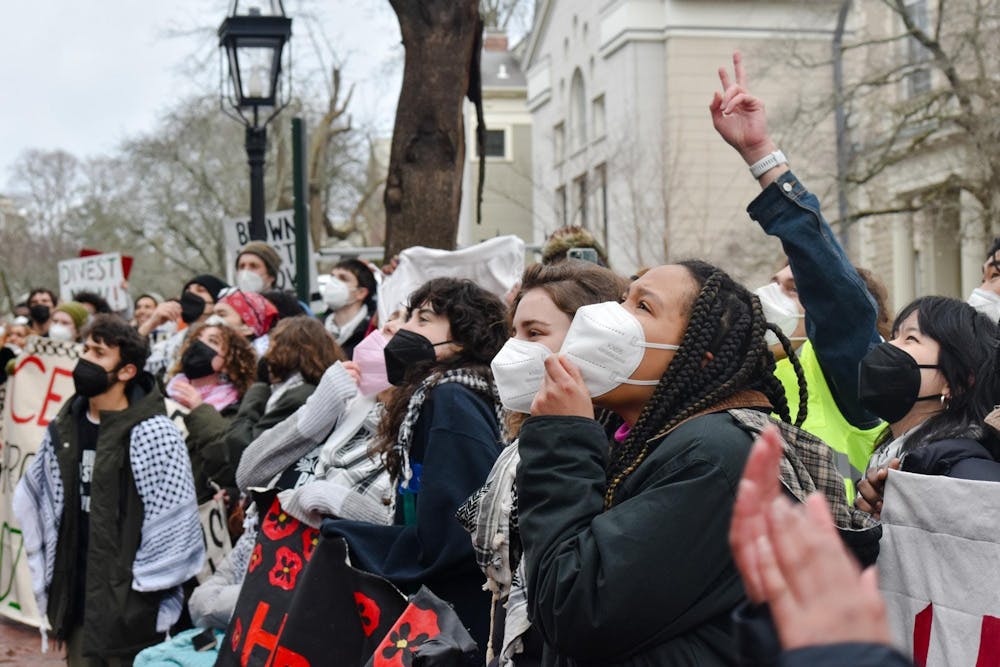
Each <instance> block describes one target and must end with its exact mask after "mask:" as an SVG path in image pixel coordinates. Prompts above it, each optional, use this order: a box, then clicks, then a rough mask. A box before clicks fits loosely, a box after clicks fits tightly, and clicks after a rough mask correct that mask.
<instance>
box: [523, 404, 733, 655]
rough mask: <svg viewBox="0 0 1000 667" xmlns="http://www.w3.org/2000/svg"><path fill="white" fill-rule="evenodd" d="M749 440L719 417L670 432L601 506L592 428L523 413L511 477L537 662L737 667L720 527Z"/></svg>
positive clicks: (601, 465)
mask: <svg viewBox="0 0 1000 667" xmlns="http://www.w3.org/2000/svg"><path fill="white" fill-rule="evenodd" d="M752 444H753V440H752V437H751V436H750V434H749V433H747V432H746V431H745V430H743V429H742V428H741V427H740V425H739V424H738V423H737V422H736V421H735V420H734V419H733V418H732V417H731V416H730V415H728V414H726V413H715V414H709V415H704V416H700V417H696V418H694V419H691V420H690V421H688V422H686V423H683V424H681V426H679V427H678V428H676V429H674V430H673V431H672V432H671V433H669V434H667V435H666V436H665V437H663V439H662V440H661V441H660V442H659V443H658V445H657V446H656V448H655V449H654V450H653V451H652V452H651V453H650V454H649V455H648V456H647V458H646V460H645V461H643V462H642V464H641V465H640V466H639V467H638V468H637V469H636V470H635V472H633V473H632V474H631V475H630V476H629V477H628V478H627V479H626V480H625V482H624V483H623V484H622V485H621V487H620V488H619V491H618V502H617V504H616V505H615V506H614V507H612V508H611V509H610V510H607V511H605V510H604V506H603V505H604V491H605V489H606V488H607V483H606V481H605V467H606V463H607V455H608V445H607V440H606V436H605V433H604V430H603V429H602V428H601V426H600V424H598V423H597V422H596V421H593V420H590V419H582V418H576V417H533V418H531V419H529V420H528V421H527V422H525V424H524V426H523V427H522V429H521V434H520V444H519V448H520V454H521V465H520V467H519V468H518V472H517V488H518V509H519V527H520V532H521V540H522V543H523V545H524V562H525V566H526V572H527V583H528V591H529V594H528V600H529V616H530V618H531V620H532V622H533V623H534V625H535V626H536V627H537V628H538V629H539V631H540V633H541V635H542V637H543V639H544V641H545V643H546V647H545V655H544V660H543V664H545V665H558V666H569V665H603V666H607V667H610V666H612V665H658V666H670V665H691V666H692V667H693V666H695V665H697V666H699V667H711V666H713V665H733V664H736V646H735V638H734V636H733V627H732V621H731V614H732V611H733V609H734V608H735V607H736V606H737V605H738V604H739V603H740V602H742V601H743V600H744V598H745V593H744V590H743V585H742V583H741V581H740V577H739V574H738V572H737V570H736V567H735V565H734V563H733V561H732V557H731V556H730V551H729V544H728V533H729V522H730V518H731V516H732V507H733V503H734V502H735V497H736V488H737V485H738V483H739V479H740V475H741V474H742V469H743V465H744V463H745V461H746V458H747V456H748V454H749V452H750V447H751V445H752Z"/></svg>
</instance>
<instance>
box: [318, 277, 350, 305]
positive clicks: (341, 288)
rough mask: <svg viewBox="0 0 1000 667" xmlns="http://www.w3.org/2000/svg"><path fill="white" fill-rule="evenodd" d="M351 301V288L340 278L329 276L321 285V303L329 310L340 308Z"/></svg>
mask: <svg viewBox="0 0 1000 667" xmlns="http://www.w3.org/2000/svg"><path fill="white" fill-rule="evenodd" d="M350 302H351V288H350V287H348V286H347V283H345V282H344V281H343V280H341V279H340V278H330V280H329V281H328V282H327V283H326V284H325V285H323V303H325V304H326V305H327V307H328V308H330V310H340V309H341V308H343V307H344V306H346V305H347V304H349V303H350Z"/></svg>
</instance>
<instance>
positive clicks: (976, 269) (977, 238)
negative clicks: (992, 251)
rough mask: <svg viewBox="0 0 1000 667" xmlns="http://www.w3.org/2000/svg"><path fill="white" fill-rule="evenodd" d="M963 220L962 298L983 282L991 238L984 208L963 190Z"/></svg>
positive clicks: (960, 200) (960, 205)
mask: <svg viewBox="0 0 1000 667" xmlns="http://www.w3.org/2000/svg"><path fill="white" fill-rule="evenodd" d="M959 207H960V208H959V214H960V215H961V220H962V298H963V299H964V298H967V297H968V296H969V294H971V293H972V290H974V289H975V288H977V287H979V286H980V285H981V284H982V282H983V261H984V260H985V259H986V251H988V250H989V247H988V245H989V239H988V238H987V234H986V224H985V222H986V221H985V220H984V218H983V208H982V206H980V204H979V202H978V201H977V200H976V198H975V197H973V196H972V195H970V194H969V193H968V192H965V191H963V192H962V193H961V195H960V196H959Z"/></svg>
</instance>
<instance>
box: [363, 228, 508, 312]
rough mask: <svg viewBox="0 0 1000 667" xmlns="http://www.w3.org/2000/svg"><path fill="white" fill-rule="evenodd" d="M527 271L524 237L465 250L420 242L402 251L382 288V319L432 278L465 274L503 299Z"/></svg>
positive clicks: (489, 242)
mask: <svg viewBox="0 0 1000 667" xmlns="http://www.w3.org/2000/svg"><path fill="white" fill-rule="evenodd" d="M523 273H524V241H522V240H521V239H519V238H518V237H516V236H498V237H496V238H494V239H490V240H488V241H483V242H482V243H477V244H476V245H474V246H469V247H468V248H462V249H461V250H437V249H434V248H425V247H423V246H416V247H413V248H407V249H406V250H404V251H403V252H401V253H399V265H398V266H397V267H396V270H395V271H393V272H392V275H389V276H386V278H385V279H384V280H383V281H382V284H381V285H380V286H379V290H378V314H379V320H380V321H382V322H388V321H389V315H390V314H392V312H393V311H394V310H396V309H397V308H399V307H400V306H402V305H406V301H407V300H408V299H409V297H410V294H411V293H412V292H413V291H414V290H416V289H417V288H418V287H420V286H421V285H423V284H424V283H425V282H427V281H428V280H430V279H431V278H465V279H468V280H471V281H472V282H474V283H476V284H477V285H479V286H480V287H482V288H483V289H485V290H486V291H488V292H492V293H493V294H495V295H496V296H498V297H499V298H501V299H503V298H504V297H505V296H506V295H507V293H508V292H510V290H511V289H512V288H513V287H514V286H515V285H516V284H517V283H518V281H520V280H521V274H523Z"/></svg>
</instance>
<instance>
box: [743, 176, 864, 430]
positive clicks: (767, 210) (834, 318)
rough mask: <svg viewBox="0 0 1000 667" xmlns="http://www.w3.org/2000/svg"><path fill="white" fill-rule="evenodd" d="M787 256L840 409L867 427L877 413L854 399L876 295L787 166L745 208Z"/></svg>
mask: <svg viewBox="0 0 1000 667" xmlns="http://www.w3.org/2000/svg"><path fill="white" fill-rule="evenodd" d="M747 212H748V213H749V214H750V217H751V218H753V219H754V220H755V221H756V222H757V223H758V224H760V226H761V227H762V228H763V229H764V231H765V232H766V233H767V234H768V235H770V236H775V237H777V238H778V239H779V240H780V241H781V245H782V247H783V248H784V250H785V255H786V256H787V257H788V262H789V264H790V266H791V268H792V274H793V275H794V276H795V285H796V287H797V289H798V292H799V300H800V301H801V302H802V306H803V308H805V311H806V335H807V336H808V337H809V340H810V341H812V344H813V347H814V348H815V350H816V356H817V358H818V359H819V362H820V365H821V366H822V368H823V373H824V375H825V376H826V380H827V382H828V383H829V385H830V390H831V391H832V392H833V397H834V399H835V400H836V402H837V405H838V407H839V408H840V412H841V413H842V414H843V415H844V417H845V418H846V419H847V420H848V421H849V422H850V423H851V424H853V425H855V426H857V427H859V428H871V427H873V426H876V425H877V424H878V421H879V420H878V417H876V416H875V415H873V414H871V413H870V412H868V411H867V410H865V409H864V408H863V407H861V405H860V403H859V400H858V365H859V364H860V363H861V359H863V358H864V356H865V355H866V354H867V353H868V351H869V350H870V349H871V348H872V347H874V346H875V345H877V344H878V343H879V342H880V341H881V338H880V337H879V333H878V330H877V329H876V328H875V322H876V318H877V315H878V313H877V310H876V306H875V300H874V299H873V298H872V296H871V294H869V293H868V288H867V287H866V285H865V282H864V280H862V278H861V276H860V275H858V272H857V270H856V269H855V268H854V266H853V265H852V264H851V262H850V260H849V259H848V258H847V253H845V252H844V249H843V248H842V247H841V246H840V243H838V242H837V239H836V237H835V236H834V234H833V230H832V229H830V225H829V224H828V223H827V222H826V220H825V219H824V218H823V214H822V213H820V207H819V200H818V199H817V198H816V196H815V195H813V194H812V193H810V192H809V191H808V190H806V189H805V187H804V186H803V185H802V183H801V181H799V180H798V179H797V178H796V177H795V175H794V174H793V173H792V172H790V171H788V172H785V173H784V174H782V175H781V176H780V177H779V178H778V179H777V180H776V181H775V182H774V183H772V184H770V185H769V186H768V187H767V188H765V189H764V191H763V192H762V193H761V194H760V195H759V196H758V197H757V198H756V199H755V200H754V201H753V202H751V204H750V206H749V207H747Z"/></svg>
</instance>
